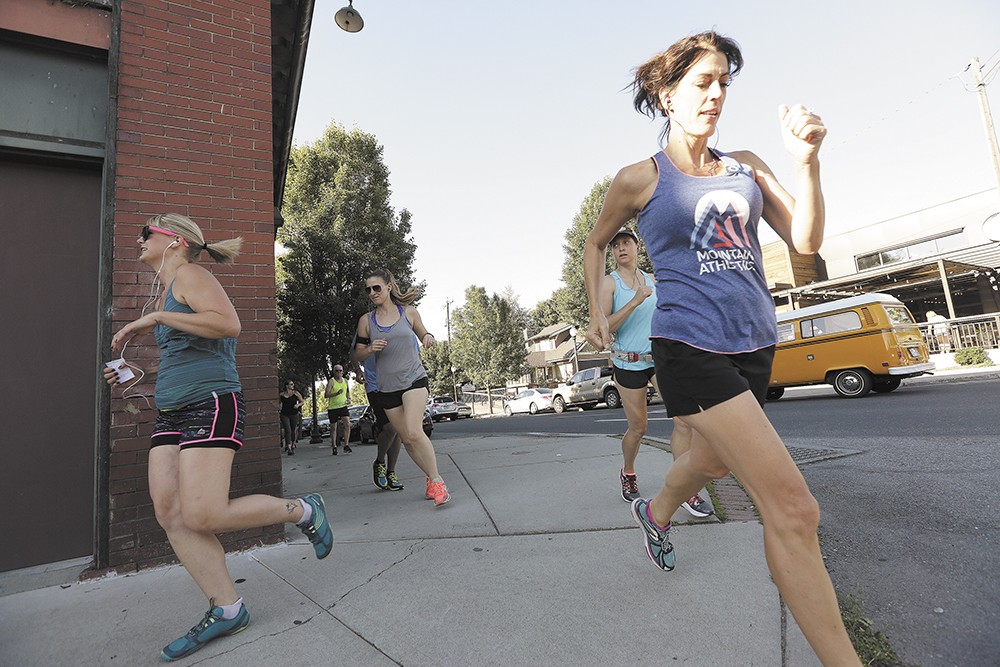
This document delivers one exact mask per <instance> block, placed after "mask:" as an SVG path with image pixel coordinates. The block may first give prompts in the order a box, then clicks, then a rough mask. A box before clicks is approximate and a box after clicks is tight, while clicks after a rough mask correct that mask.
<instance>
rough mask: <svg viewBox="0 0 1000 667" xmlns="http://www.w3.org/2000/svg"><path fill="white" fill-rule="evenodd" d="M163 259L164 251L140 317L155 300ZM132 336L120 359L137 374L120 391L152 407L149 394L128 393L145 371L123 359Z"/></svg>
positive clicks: (165, 258)
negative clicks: (130, 382)
mask: <svg viewBox="0 0 1000 667" xmlns="http://www.w3.org/2000/svg"><path fill="white" fill-rule="evenodd" d="M165 261H167V256H166V253H164V255H163V258H162V259H161V260H160V268H158V269H157V270H156V276H155V277H154V278H153V284H152V285H151V287H150V290H149V298H148V299H146V303H144V304H143V306H142V311H141V313H140V314H139V317H140V318H142V317H144V316H145V315H146V309H147V308H149V307H150V306H151V305H152V304H153V303H154V302H155V301H156V297H157V294H156V291H157V289H159V287H160V285H161V283H160V271H162V270H163V263H164V262H165ZM133 338H135V336H134V335H133V336H129V339H128V340H127V341H125V344H124V345H122V354H121V360H122V363H123V364H125V365H126V366H128V367H129V368H131V369H132V370H134V371H136V372H137V373H138V375H137V376H136V378H135V380H134V381H133V382H132V384H130V385H128V386H127V387H125V388H124V390H123V391H122V398H141V399H142V400H144V401H146V407H148V408H150V409H152V407H153V404H152V403H150V402H149V396H147V395H145V394H140V393H139V392H132V393H129V392H130V391H132V388H133V387H135V386H136V385H137V384H139V383H140V382H142V378H144V377H146V372H145V371H144V370H142V369H141V368H139V367H138V366H136V365H135V364H130V363H129V362H128V361H126V359H125V348H127V347H128V344H129V343H131V342H132V339H133Z"/></svg>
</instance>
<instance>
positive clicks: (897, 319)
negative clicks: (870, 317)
mask: <svg viewBox="0 0 1000 667" xmlns="http://www.w3.org/2000/svg"><path fill="white" fill-rule="evenodd" d="M885 314H886V315H888V316H889V321H890V322H892V323H893V324H913V317H912V316H911V315H910V311H908V310H907V309H906V308H903V307H902V306H886V307H885Z"/></svg>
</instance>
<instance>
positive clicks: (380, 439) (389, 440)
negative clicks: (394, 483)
mask: <svg viewBox="0 0 1000 667" xmlns="http://www.w3.org/2000/svg"><path fill="white" fill-rule="evenodd" d="M398 439H399V436H398V435H397V433H396V429H394V428H393V427H392V424H386V425H385V426H383V427H382V428H381V429H380V430H379V432H378V436H377V437H376V438H375V442H376V444H377V445H378V451H377V452H376V454H375V460H376V461H379V462H380V463H381V462H383V461H386V454H387V453H388V452H389V450H390V449H391V448H392V446H393V445H394V444H395V443H396V441H397V440H398ZM396 456H397V457H398V456H399V445H398V444H397V445H396ZM386 468H388V469H389V470H392V468H390V467H389V466H388V465H386Z"/></svg>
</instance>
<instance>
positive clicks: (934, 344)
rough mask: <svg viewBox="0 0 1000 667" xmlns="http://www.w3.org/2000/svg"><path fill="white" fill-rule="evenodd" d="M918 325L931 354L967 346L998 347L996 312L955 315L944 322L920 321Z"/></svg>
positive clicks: (999, 331) (999, 324)
mask: <svg viewBox="0 0 1000 667" xmlns="http://www.w3.org/2000/svg"><path fill="white" fill-rule="evenodd" d="M918 326H919V327H920V333H921V335H923V337H924V341H926V343H927V348H928V349H929V350H930V352H931V354H937V353H939V352H955V351H956V350H962V349H965V348H968V347H981V348H983V349H986V350H991V349H998V348H1000V314H997V313H989V314H987V315H973V316H971V317H956V318H955V319H953V320H946V321H944V322H920V323H918ZM945 327H947V329H945Z"/></svg>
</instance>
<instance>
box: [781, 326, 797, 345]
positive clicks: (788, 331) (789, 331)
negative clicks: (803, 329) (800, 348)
mask: <svg viewBox="0 0 1000 667" xmlns="http://www.w3.org/2000/svg"><path fill="white" fill-rule="evenodd" d="M790 340H795V324H794V323H793V322H785V323H784V324H779V325H778V342H779V343H787V342H788V341H790Z"/></svg>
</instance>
